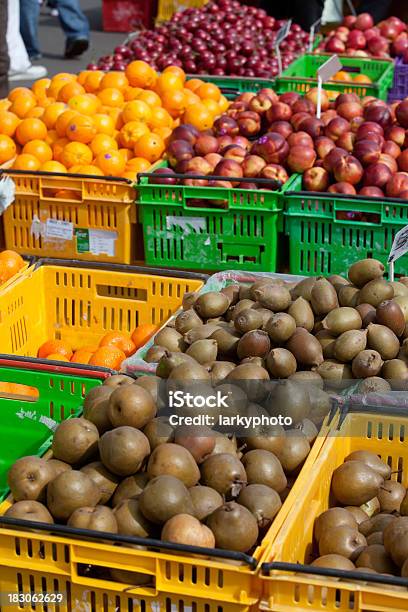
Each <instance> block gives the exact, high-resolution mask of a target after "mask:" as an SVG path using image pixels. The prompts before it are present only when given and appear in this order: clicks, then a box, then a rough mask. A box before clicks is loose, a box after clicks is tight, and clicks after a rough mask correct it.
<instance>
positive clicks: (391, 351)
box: [367, 323, 400, 361]
mask: <svg viewBox="0 0 408 612" xmlns="http://www.w3.org/2000/svg"><path fill="white" fill-rule="evenodd" d="M367 330H368V333H367V345H368V348H370V349H373V350H374V351H377V352H378V353H380V355H381V359H383V360H384V361H386V360H388V359H394V358H395V357H396V356H397V355H398V351H399V348H400V343H399V340H398V338H397V336H396V335H395V334H394V332H393V331H391V329H389V328H388V327H385V325H377V324H376V323H370V325H369V326H368V327H367Z"/></svg>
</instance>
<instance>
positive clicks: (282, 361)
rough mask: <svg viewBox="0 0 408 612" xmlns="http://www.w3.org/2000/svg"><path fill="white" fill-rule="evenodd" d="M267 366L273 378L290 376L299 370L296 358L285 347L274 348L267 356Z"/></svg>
mask: <svg viewBox="0 0 408 612" xmlns="http://www.w3.org/2000/svg"><path fill="white" fill-rule="evenodd" d="M266 367H267V368H268V371H269V373H270V375H271V376H272V378H288V377H289V376H291V375H292V374H294V373H295V372H296V370H297V363H296V359H295V358H294V356H293V354H292V353H291V352H290V351H288V350H287V349H284V348H276V349H272V350H271V351H270V353H269V354H268V356H267V358H266Z"/></svg>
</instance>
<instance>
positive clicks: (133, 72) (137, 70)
mask: <svg viewBox="0 0 408 612" xmlns="http://www.w3.org/2000/svg"><path fill="white" fill-rule="evenodd" d="M125 75H126V77H127V79H128V81H129V84H130V85H131V86H132V87H143V88H144V89H150V88H152V87H153V86H154V84H155V83H156V79H157V74H156V72H155V71H154V70H153V68H152V67H151V66H149V64H147V63H146V62H143V61H142V60H136V61H134V62H130V64H128V65H127V66H126V70H125Z"/></svg>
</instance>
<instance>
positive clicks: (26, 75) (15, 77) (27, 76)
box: [8, 66, 47, 81]
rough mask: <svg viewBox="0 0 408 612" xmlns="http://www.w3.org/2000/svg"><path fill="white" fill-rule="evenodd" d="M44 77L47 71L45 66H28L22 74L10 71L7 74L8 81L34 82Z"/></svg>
mask: <svg viewBox="0 0 408 612" xmlns="http://www.w3.org/2000/svg"><path fill="white" fill-rule="evenodd" d="M45 76H47V69H46V67H45V66H29V68H27V70H24V71H23V72H18V71H17V70H10V71H9V73H8V78H9V81H36V80H37V79H42V78H43V77H45Z"/></svg>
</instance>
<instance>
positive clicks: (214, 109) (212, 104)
mask: <svg viewBox="0 0 408 612" xmlns="http://www.w3.org/2000/svg"><path fill="white" fill-rule="evenodd" d="M202 104H204V106H205V107H206V108H207V109H208V110H209V111H210V113H211V114H212V116H213V117H214V118H215V117H217V116H218V115H219V114H220V107H219V106H218V104H217V102H216V101H215V100H211V98H206V99H205V100H203V101H202Z"/></svg>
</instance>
